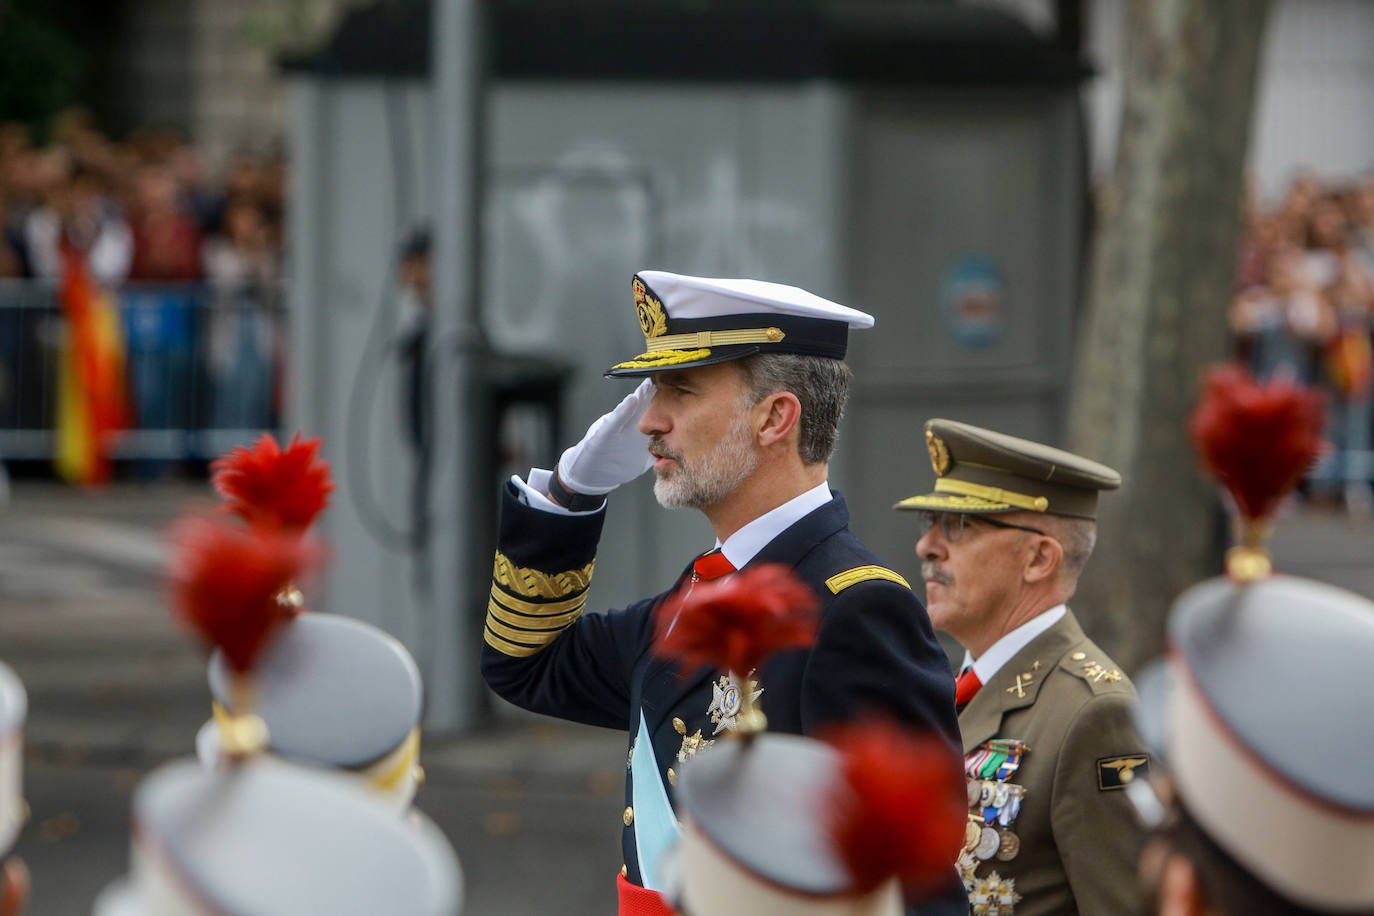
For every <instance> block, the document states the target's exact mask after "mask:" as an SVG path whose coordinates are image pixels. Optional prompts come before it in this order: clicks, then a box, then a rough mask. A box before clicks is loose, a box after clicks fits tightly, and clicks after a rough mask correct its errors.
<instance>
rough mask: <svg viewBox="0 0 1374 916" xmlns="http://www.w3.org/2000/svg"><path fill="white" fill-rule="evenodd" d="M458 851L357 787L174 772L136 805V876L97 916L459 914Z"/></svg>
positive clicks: (287, 768) (120, 884)
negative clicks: (456, 853) (456, 854)
mask: <svg viewBox="0 0 1374 916" xmlns="http://www.w3.org/2000/svg"><path fill="white" fill-rule="evenodd" d="M462 893H463V879H462V871H461V868H460V866H459V864H458V859H457V857H456V856H455V855H454V852H453V848H452V847H451V846H450V845H449V843H448V841H447V840H446V839H445V838H444V836H443V834H442V833H441V832H440V831H439V829H438V828H437V827H436V826H435V825H434V824H433V823H432V822H431V821H429V820H428V819H427V818H425V817H424V816H423V815H421V814H419V813H418V812H412V813H411V814H410V815H409V816H408V817H406V818H398V817H396V814H395V812H394V811H393V810H392V809H391V808H390V807H389V806H388V805H386V804H385V803H384V802H382V801H380V800H378V799H376V798H373V797H371V796H369V795H367V794H366V793H363V792H359V791H358V790H357V788H356V787H355V786H353V785H351V784H350V782H349V780H348V779H347V778H346V777H344V776H342V775H340V774H338V773H334V772H330V771H328V770H313V769H309V768H306V767H301V766H297V765H294V764H289V763H285V762H282V761H279V760H274V759H272V758H267V757H259V758H255V759H252V760H248V761H246V762H244V763H241V764H239V765H235V766H229V767H225V768H223V769H220V770H216V771H207V770H206V769H204V768H203V767H200V766H198V765H197V764H195V763H194V762H192V761H188V760H183V761H176V762H173V763H170V764H166V765H164V766H162V767H161V768H159V769H158V770H156V771H154V772H153V773H152V774H151V775H150V776H148V777H147V778H146V779H145V780H144V781H143V782H142V783H141V784H140V785H139V787H138V790H137V791H136V792H135V793H134V800H133V854H132V869H131V872H130V875H129V876H128V878H127V879H123V880H120V881H117V882H115V883H114V884H112V885H111V886H109V887H108V888H106V890H105V891H104V892H103V893H102V894H101V896H100V897H99V898H98V899H97V900H96V904H95V916H211V914H221V913H233V914H236V916H300V914H303V913H328V914H330V916H378V914H381V913H405V914H407V916H456V914H458V913H459V911H460V907H461V904H462Z"/></svg>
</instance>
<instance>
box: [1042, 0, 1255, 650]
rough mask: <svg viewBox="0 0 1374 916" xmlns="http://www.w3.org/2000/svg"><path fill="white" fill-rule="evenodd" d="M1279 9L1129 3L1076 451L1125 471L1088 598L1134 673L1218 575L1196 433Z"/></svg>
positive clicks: (1107, 640) (1216, 356) (1210, 2)
mask: <svg viewBox="0 0 1374 916" xmlns="http://www.w3.org/2000/svg"><path fill="white" fill-rule="evenodd" d="M1269 6H1270V0H1207V2H1197V0H1129V6H1128V13H1127V20H1126V28H1127V33H1126V38H1125V45H1126V74H1125V98H1124V102H1123V115H1122V125H1121V137H1120V141H1119V145H1118V148H1117V160H1116V171H1115V174H1114V176H1113V177H1112V180H1111V181H1110V182H1109V183H1108V185H1107V186H1106V187H1105V188H1104V189H1103V190H1102V193H1101V199H1100V201H1099V214H1098V223H1097V225H1098V230H1097V236H1096V239H1095V244H1094V247H1093V254H1092V264H1091V274H1090V286H1089V300H1088V308H1087V310H1086V313H1085V315H1084V322H1085V323H1084V326H1083V330H1082V333H1081V335H1080V340H1079V346H1080V349H1079V352H1078V362H1077V374H1076V378H1075V384H1074V386H1073V395H1072V400H1071V404H1070V435H1069V438H1070V443H1071V448H1072V449H1073V450H1074V451H1076V452H1078V453H1079V454H1082V455H1086V456H1089V457H1092V458H1095V459H1097V460H1100V461H1102V462H1104V463H1105V464H1108V465H1111V466H1112V467H1114V468H1116V469H1117V470H1119V471H1120V472H1121V476H1122V478H1123V481H1124V483H1123V486H1122V488H1121V490H1120V491H1119V492H1117V493H1107V494H1104V495H1103V498H1102V500H1101V501H1100V502H1099V523H1098V524H1099V542H1098V548H1097V551H1096V553H1095V554H1094V556H1093V559H1092V560H1091V562H1089V564H1088V569H1087V572H1086V574H1085V576H1084V579H1083V582H1082V583H1081V585H1080V588H1079V593H1078V595H1077V596H1076V597H1075V599H1074V602H1073V603H1074V607H1075V608H1076V609H1079V613H1080V614H1081V615H1082V616H1083V617H1085V618H1087V626H1088V628H1089V630H1090V632H1091V633H1092V634H1093V635H1094V637H1095V638H1096V639H1097V640H1098V641H1099V642H1102V643H1103V644H1104V647H1105V648H1106V649H1107V651H1108V652H1110V653H1111V654H1112V655H1113V657H1114V658H1115V659H1116V660H1117V662H1118V663H1119V664H1121V665H1123V666H1125V667H1126V668H1128V669H1130V670H1134V669H1135V668H1136V667H1137V666H1138V665H1139V664H1140V663H1141V662H1143V661H1146V660H1148V659H1150V658H1153V657H1155V656H1157V655H1158V654H1159V653H1160V651H1161V649H1162V647H1163V639H1164V620H1165V615H1166V613H1167V611H1168V608H1169V605H1170V604H1171V602H1172V601H1173V599H1174V598H1175V597H1177V595H1178V593H1179V592H1180V591H1182V590H1183V589H1184V588H1186V587H1187V586H1188V585H1189V584H1191V583H1192V582H1195V581H1197V580H1198V579H1200V578H1203V577H1204V576H1206V575H1209V574H1212V573H1216V572H1219V571H1220V570H1218V569H1209V568H1208V565H1209V560H1210V558H1211V557H1212V555H1213V553H1214V544H1215V540H1216V539H1215V535H1214V531H1215V527H1216V525H1215V518H1216V514H1215V513H1216V511H1217V510H1216V505H1217V500H1216V496H1215V492H1214V489H1213V487H1212V485H1211V484H1210V483H1209V482H1207V481H1206V480H1205V479H1204V478H1203V477H1202V476H1201V474H1200V473H1199V472H1198V470H1197V460H1196V458H1195V456H1194V453H1193V450H1192V447H1191V445H1190V443H1189V441H1188V437H1187V431H1186V428H1185V427H1186V418H1187V416H1188V413H1189V411H1190V410H1191V409H1192V407H1193V404H1194V402H1195V400H1196V396H1197V392H1198V381H1199V376H1200V372H1201V370H1202V369H1203V367H1205V366H1206V365H1207V364H1209V363H1212V362H1214V361H1217V360H1220V359H1224V358H1225V357H1226V356H1227V354H1228V352H1229V333H1230V332H1229V330H1228V328H1227V322H1226V311H1227V307H1228V305H1229V303H1230V300H1231V295H1232V284H1233V282H1234V265H1235V260H1236V246H1237V244H1238V241H1239V230H1240V197H1241V188H1242V185H1243V172H1244V168H1245V159H1246V151H1247V148H1248V144H1249V135H1250V122H1251V110H1252V102H1253V97H1254V88H1255V73H1256V65H1257V61H1258V58H1259V52H1260V47H1261V42H1262V38H1263V35H1264V25H1265V21H1266V19H1267V16H1268V12H1269Z"/></svg>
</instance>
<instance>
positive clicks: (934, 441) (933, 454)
mask: <svg viewBox="0 0 1374 916" xmlns="http://www.w3.org/2000/svg"><path fill="white" fill-rule="evenodd" d="M926 448H927V449H929V451H930V466H931V467H933V468H934V469H935V473H936V474H939V475H940V476H941V477H943V476H945V474H947V473H949V464H950V461H949V449H948V448H946V447H945V442H944V440H943V439H941V438H940V437H939V436H937V435H935V433H933V432H931V431H930V430H926Z"/></svg>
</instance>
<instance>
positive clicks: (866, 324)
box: [606, 270, 873, 378]
mask: <svg viewBox="0 0 1374 916" xmlns="http://www.w3.org/2000/svg"><path fill="white" fill-rule="evenodd" d="M631 293H632V296H633V299H634V305H635V313H636V316H637V317H638V319H639V324H640V330H642V331H643V332H644V346H645V351H644V352H643V353H641V354H640V355H638V356H636V357H634V358H633V359H630V360H626V361H625V362H621V363H617V364H616V365H614V366H612V367H611V368H610V369H609V370H607V372H606V374H607V375H608V376H611V377H617V378H634V377H639V376H644V375H649V374H651V373H653V372H657V371H662V370H665V369H682V368H690V367H692V366H706V365H712V364H714V363H721V362H727V361H729V360H734V359H741V358H743V357H746V356H750V355H752V354H754V353H765V352H766V353H800V354H806V355H811V356H823V357H829V358H831V359H843V358H844V356H845V353H846V351H847V348H848V332H849V329H850V328H855V329H860V328H870V327H872V326H873V316H872V315H869V314H868V313H866V312H861V311H859V310H858V309H853V308H850V307H848V306H845V305H840V304H839V303H837V302H831V301H830V300H829V299H824V298H822V297H820V296H817V295H815V294H814V293H810V292H807V291H806V290H804V289H800V288H798V287H795V286H788V285H786V284H782V283H771V282H768V281H765V280H745V279H725V278H716V277H690V276H685V275H683V274H675V273H669V272H667V271H663V270H643V271H640V272H639V273H638V274H636V275H635V277H634V279H633V281H632V282H631Z"/></svg>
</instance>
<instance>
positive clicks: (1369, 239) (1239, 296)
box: [1231, 175, 1374, 513]
mask: <svg viewBox="0 0 1374 916" xmlns="http://www.w3.org/2000/svg"><path fill="white" fill-rule="evenodd" d="M1245 230H1246V231H1245V236H1244V241H1243V243H1242V245H1241V251H1240V258H1239V264H1238V268H1237V292H1236V297H1235V301H1234V302H1233V304H1232V308H1231V326H1232V329H1233V330H1234V332H1235V336H1236V341H1237V345H1238V348H1239V355H1240V356H1241V358H1242V359H1244V360H1245V361H1246V362H1247V363H1248V364H1249V366H1250V368H1251V370H1252V371H1253V372H1254V373H1255V374H1256V375H1258V376H1259V377H1260V378H1263V379H1268V378H1271V377H1273V376H1275V375H1285V376H1287V377H1289V378H1292V379H1295V380H1297V381H1300V382H1303V383H1306V384H1312V385H1317V386H1319V387H1321V388H1323V389H1324V390H1325V391H1326V394H1327V403H1328V405H1329V406H1328V411H1327V428H1326V438H1327V440H1328V442H1329V443H1330V445H1331V448H1330V450H1329V452H1328V453H1327V454H1326V455H1325V457H1323V459H1322V460H1321V461H1320V462H1319V464H1318V465H1317V467H1316V468H1314V469H1313V471H1312V473H1311V475H1310V476H1309V478H1308V480H1307V481H1306V482H1305V484H1304V493H1305V496H1306V498H1307V499H1309V500H1311V501H1313V502H1316V503H1321V504H1330V505H1343V506H1345V507H1346V508H1348V509H1349V510H1351V511H1352V512H1359V513H1368V512H1369V511H1370V510H1371V502H1372V501H1371V489H1370V481H1371V477H1372V476H1374V462H1371V460H1370V443H1371V441H1374V411H1372V410H1371V399H1370V388H1371V376H1374V359H1372V358H1371V351H1372V348H1371V331H1372V330H1374V175H1371V176H1367V177H1365V178H1364V179H1363V180H1361V181H1359V182H1356V183H1352V184H1349V185H1333V184H1326V183H1322V182H1320V181H1318V180H1317V179H1316V178H1315V177H1313V176H1311V175H1300V176H1298V177H1297V178H1296V179H1295V180H1294V181H1293V182H1292V183H1291V184H1290V185H1289V187H1288V189H1287V191H1286V192H1285V193H1284V195H1283V197H1282V199H1281V200H1280V201H1279V202H1278V203H1277V205H1276V206H1273V207H1270V208H1265V207H1262V206H1260V205H1259V204H1258V202H1257V201H1256V200H1254V198H1253V196H1251V198H1250V199H1249V200H1248V201H1247V206H1246V214H1245Z"/></svg>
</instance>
